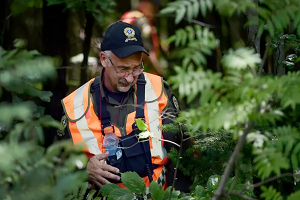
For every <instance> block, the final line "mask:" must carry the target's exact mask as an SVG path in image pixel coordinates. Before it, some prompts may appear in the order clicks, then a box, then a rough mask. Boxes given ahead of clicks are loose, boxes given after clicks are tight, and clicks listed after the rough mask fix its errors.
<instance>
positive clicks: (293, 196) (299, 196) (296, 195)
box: [287, 191, 300, 200]
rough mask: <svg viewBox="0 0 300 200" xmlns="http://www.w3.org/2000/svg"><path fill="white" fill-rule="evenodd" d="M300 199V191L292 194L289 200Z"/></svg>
mask: <svg viewBox="0 0 300 200" xmlns="http://www.w3.org/2000/svg"><path fill="white" fill-rule="evenodd" d="M299 199H300V191H297V192H294V193H292V194H291V195H290V196H289V197H288V198H287V200H299Z"/></svg>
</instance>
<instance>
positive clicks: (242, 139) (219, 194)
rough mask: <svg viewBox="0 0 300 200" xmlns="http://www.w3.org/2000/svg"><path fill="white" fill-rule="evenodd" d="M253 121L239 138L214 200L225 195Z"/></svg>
mask: <svg viewBox="0 0 300 200" xmlns="http://www.w3.org/2000/svg"><path fill="white" fill-rule="evenodd" d="M252 126H253V123H247V124H246V128H245V129H244V131H243V135H242V136H241V137H240V138H239V140H238V143H237V144H236V146H235V148H234V151H233V153H232V154H231V156H230V158H229V161H228V163H227V166H226V168H225V171H224V173H223V175H222V179H221V182H220V184H219V186H218V189H217V191H216V192H215V195H214V196H213V197H212V200H219V199H220V198H221V197H222V196H223V195H224V188H225V186H226V181H227V178H228V176H229V174H230V172H231V170H232V167H233V165H234V162H235V160H236V158H237V156H238V154H239V152H240V151H241V149H242V148H243V146H244V143H245V141H246V137H247V134H248V133H249V131H250V130H251V129H252Z"/></svg>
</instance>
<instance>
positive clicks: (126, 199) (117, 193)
mask: <svg viewBox="0 0 300 200" xmlns="http://www.w3.org/2000/svg"><path fill="white" fill-rule="evenodd" d="M133 197H134V194H132V192H131V191H130V190H128V189H124V188H118V189H114V190H112V191H111V192H110V193H109V195H108V200H132V199H133Z"/></svg>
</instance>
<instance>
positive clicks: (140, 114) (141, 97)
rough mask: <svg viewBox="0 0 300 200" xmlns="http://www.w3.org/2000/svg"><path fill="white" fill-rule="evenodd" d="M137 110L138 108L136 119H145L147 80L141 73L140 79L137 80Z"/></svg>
mask: <svg viewBox="0 0 300 200" xmlns="http://www.w3.org/2000/svg"><path fill="white" fill-rule="evenodd" d="M136 83H137V92H136V96H137V100H136V102H137V108H136V114H135V118H136V119H138V118H141V119H145V113H144V104H145V85H146V80H145V75H144V74H143V73H141V74H140V75H139V78H138V80H137V82H136Z"/></svg>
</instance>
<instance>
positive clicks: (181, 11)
mask: <svg viewBox="0 0 300 200" xmlns="http://www.w3.org/2000/svg"><path fill="white" fill-rule="evenodd" d="M184 14H185V7H184V6H180V7H179V8H178V9H177V11H176V17H175V24H178V23H179V22H180V21H181V20H182V19H183V17H184Z"/></svg>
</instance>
